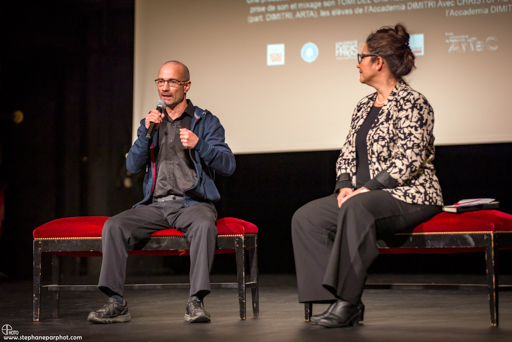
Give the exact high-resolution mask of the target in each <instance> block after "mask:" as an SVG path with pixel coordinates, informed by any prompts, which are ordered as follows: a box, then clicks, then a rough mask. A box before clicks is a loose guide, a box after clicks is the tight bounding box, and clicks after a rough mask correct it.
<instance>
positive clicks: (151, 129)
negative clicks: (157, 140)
mask: <svg viewBox="0 0 512 342" xmlns="http://www.w3.org/2000/svg"><path fill="white" fill-rule="evenodd" d="M165 107H167V105H166V104H165V102H164V101H163V100H160V101H158V102H157V103H156V109H157V110H158V111H159V112H160V113H164V112H165ZM155 126H156V125H155V123H154V122H152V123H150V124H149V128H148V131H147V132H146V139H153V134H155V131H156V128H155Z"/></svg>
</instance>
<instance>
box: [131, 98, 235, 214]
mask: <svg viewBox="0 0 512 342" xmlns="http://www.w3.org/2000/svg"><path fill="white" fill-rule="evenodd" d="M191 131H192V132H194V134H195V135H197V137H198V138H199V141H198V142H197V144H196V146H195V147H194V148H193V149H190V150H189V153H190V158H191V159H192V161H193V162H194V166H195V169H196V172H197V182H196V184H195V185H194V186H193V187H190V188H187V189H185V190H184V191H183V197H184V198H185V206H188V205H189V204H190V203H194V202H205V201H206V202H216V201H218V200H219V199H220V194H219V191H218V190H217V187H216V186H215V183H214V180H215V172H218V173H219V174H220V175H222V176H229V175H231V174H232V173H233V172H234V171H235V166H236V163H235V156H234V155H233V152H231V149H230V148H229V146H228V144H226V143H225V141H224V140H225V138H224V127H222V125H221V123H220V121H219V119H218V118H217V117H216V116H215V115H213V114H212V113H210V112H209V111H208V110H204V109H201V108H199V107H197V106H195V111H194V118H192V125H191ZM146 132H147V129H146V126H145V119H142V120H141V122H140V127H139V129H138V130H137V140H136V141H135V142H134V143H133V146H132V147H131V148H130V152H129V153H128V156H127V157H126V168H127V169H128V171H130V172H131V173H138V172H140V171H142V170H143V169H146V175H145V176H144V185H143V191H144V199H143V200H142V201H141V202H139V203H137V204H135V205H134V207H136V206H137V205H139V204H143V203H147V202H149V201H150V200H151V198H152V196H153V191H154V189H155V180H156V170H157V169H158V168H157V165H156V152H155V151H157V150H158V149H157V146H158V130H156V132H155V134H154V135H153V139H146Z"/></svg>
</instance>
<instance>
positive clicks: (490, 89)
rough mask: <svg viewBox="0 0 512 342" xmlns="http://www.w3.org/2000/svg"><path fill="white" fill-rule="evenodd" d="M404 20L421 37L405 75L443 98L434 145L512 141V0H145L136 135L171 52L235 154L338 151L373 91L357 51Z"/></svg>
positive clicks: (433, 98) (138, 12)
mask: <svg viewBox="0 0 512 342" xmlns="http://www.w3.org/2000/svg"><path fill="white" fill-rule="evenodd" d="M396 23H402V24H404V25H405V26H406V27H407V29H408V31H409V32H410V33H411V35H412V36H411V41H410V45H411V47H412V49H413V51H414V53H415V55H416V66H417V69H416V70H415V71H414V72H413V73H412V74H411V75H410V76H408V77H407V79H406V81H407V82H408V83H409V84H410V85H411V86H412V87H413V88H414V89H416V90H417V91H419V92H421V93H423V94H424V95H425V96H426V97H427V99H428V100H429V102H430V103H431V105H432V106H433V108H434V112H435V120H436V124H435V131H434V133H435V136H436V144H438V145H450V144H474V143H494V142H512V115H511V110H510V108H511V106H510V105H509V100H510V97H511V95H510V85H509V84H508V81H509V80H510V79H511V78H512V68H511V67H510V61H511V60H512V0H426V1H423V0H394V1H393V0H330V1H296V0H215V1H212V0H188V1H169V0H144V1H143V0H136V7H135V65H134V68H135V70H134V107H133V108H134V112H133V120H134V124H133V125H134V126H133V138H134V139H135V138H136V135H135V132H136V130H137V128H138V126H139V121H140V119H141V118H143V117H144V116H145V115H146V113H148V111H150V110H151V109H152V108H155V104H156V102H157V101H158V100H159V98H158V94H157V89H156V86H155V84H154V79H155V78H157V75H158V70H159V68H160V67H161V65H162V64H163V63H164V62H165V61H168V60H171V59H174V60H179V61H181V62H183V63H185V64H186V65H187V66H188V67H189V69H190V71H191V81H192V87H191V90H190V92H189V93H188V94H187V97H188V98H189V99H191V100H192V102H193V103H194V104H195V105H197V106H200V107H202V108H206V109H209V110H210V111H211V112H212V113H213V114H215V115H216V116H218V117H219V119H220V120H221V123H222V124H223V125H224V127H225V129H226V141H227V143H228V144H229V145H230V146H231V148H232V149H233V151H234V152H235V153H269V152H286V151H314V150H337V149H339V148H340V147H341V145H342V144H343V142H344V140H345V137H346V135H347V132H348V128H349V123H350V117H351V115H352V112H353V110H354V107H355V105H356V104H357V102H358V101H359V100H360V99H361V98H362V97H363V96H365V95H367V94H370V93H372V92H374V89H373V88H371V87H369V86H367V85H364V84H361V83H360V82H359V71H358V69H357V68H356V54H357V52H358V51H361V50H362V47H363V46H364V42H365V39H366V37H367V36H368V34H370V33H371V32H372V31H375V30H377V29H378V28H380V27H382V26H393V25H395V24H396Z"/></svg>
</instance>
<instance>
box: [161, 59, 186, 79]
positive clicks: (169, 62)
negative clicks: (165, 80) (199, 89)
mask: <svg viewBox="0 0 512 342" xmlns="http://www.w3.org/2000/svg"><path fill="white" fill-rule="evenodd" d="M167 64H172V65H176V66H178V67H179V68H180V73H181V78H180V79H179V80H180V81H190V72H189V71H188V68H187V66H186V65H185V64H183V63H181V62H179V61H167V62H165V63H164V65H167Z"/></svg>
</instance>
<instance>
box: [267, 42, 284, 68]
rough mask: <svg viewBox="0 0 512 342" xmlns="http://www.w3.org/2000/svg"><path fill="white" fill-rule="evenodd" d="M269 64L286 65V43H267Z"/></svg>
mask: <svg viewBox="0 0 512 342" xmlns="http://www.w3.org/2000/svg"><path fill="white" fill-rule="evenodd" d="M267 65H284V44H269V45H267Z"/></svg>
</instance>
